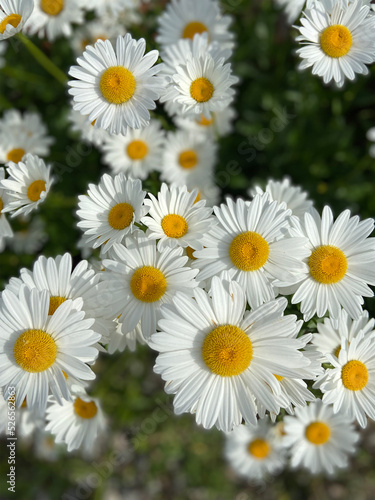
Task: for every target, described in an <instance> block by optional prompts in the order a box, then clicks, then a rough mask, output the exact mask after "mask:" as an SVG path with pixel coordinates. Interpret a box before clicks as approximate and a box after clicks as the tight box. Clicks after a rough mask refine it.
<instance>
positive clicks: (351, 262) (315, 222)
mask: <svg viewBox="0 0 375 500" xmlns="http://www.w3.org/2000/svg"><path fill="white" fill-rule="evenodd" d="M292 224H293V226H294V228H295V231H294V230H293V231H292V234H294V235H300V236H301V235H303V236H305V237H307V238H308V248H309V253H310V256H309V257H308V258H307V259H306V261H305V262H306V264H307V265H308V268H309V272H308V274H306V276H305V279H304V280H303V281H301V282H300V284H299V286H298V289H297V291H296V293H295V294H294V295H293V298H292V303H293V304H298V303H301V306H300V308H301V312H302V313H303V315H304V320H305V321H308V320H309V319H311V318H312V317H313V316H314V314H317V315H318V317H322V316H324V315H325V314H326V312H327V311H328V312H329V314H330V315H331V316H332V317H333V318H338V316H339V314H340V311H341V306H342V307H343V308H344V309H345V310H346V312H347V313H348V314H349V316H350V317H352V318H353V319H356V318H358V317H359V316H360V315H361V314H362V304H363V298H362V297H372V296H373V295H374V294H373V292H372V290H371V289H370V288H369V286H368V284H370V285H375V266H374V264H375V239H374V238H368V236H369V234H371V232H372V231H373V229H374V221H373V219H366V220H364V221H360V220H359V217H358V216H354V217H351V216H350V211H349V210H345V211H344V212H342V213H341V214H340V215H339V217H338V218H337V219H336V221H334V219H333V214H332V211H331V209H330V208H329V207H328V206H326V207H324V210H323V214H322V217H320V216H319V214H318V212H317V211H316V210H314V209H311V213H306V214H305V217H304V220H303V221H299V220H297V219H292Z"/></svg>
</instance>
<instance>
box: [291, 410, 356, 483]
mask: <svg viewBox="0 0 375 500" xmlns="http://www.w3.org/2000/svg"><path fill="white" fill-rule="evenodd" d="M284 433H285V435H284V438H283V441H284V444H285V446H288V447H290V453H291V465H292V467H294V468H296V467H303V468H305V469H307V470H308V471H309V472H310V473H312V474H318V473H320V472H324V473H328V474H333V473H334V472H335V471H336V470H337V469H338V468H345V467H347V465H348V456H349V455H350V454H353V453H354V452H355V443H356V442H357V441H358V439H359V434H358V433H357V432H356V431H355V429H354V425H353V423H352V420H351V419H349V418H348V417H347V416H346V415H344V414H343V413H342V412H340V413H339V414H336V415H335V414H334V413H333V409H332V406H329V405H325V404H323V403H322V402H321V401H317V402H316V403H311V404H310V405H309V406H306V407H305V408H297V409H296V415H295V416H294V417H291V416H290V417H289V416H287V417H285V418H284Z"/></svg>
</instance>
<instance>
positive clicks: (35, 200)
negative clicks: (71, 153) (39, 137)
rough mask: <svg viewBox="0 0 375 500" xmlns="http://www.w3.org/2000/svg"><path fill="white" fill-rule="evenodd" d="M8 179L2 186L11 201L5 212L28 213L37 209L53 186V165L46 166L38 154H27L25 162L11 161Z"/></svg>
mask: <svg viewBox="0 0 375 500" xmlns="http://www.w3.org/2000/svg"><path fill="white" fill-rule="evenodd" d="M7 172H8V174H9V178H8V179H3V180H2V181H1V182H0V186H1V187H2V188H4V189H6V190H7V193H8V196H9V201H8V203H7V204H6V206H5V207H4V208H3V211H4V212H12V215H11V217H16V216H17V215H19V214H23V215H27V214H29V213H30V212H32V211H33V210H36V209H37V208H38V206H39V205H40V203H42V202H43V201H44V200H45V199H46V196H47V194H48V192H49V190H50V188H51V185H52V183H53V182H54V179H53V178H52V177H51V167H50V166H46V165H45V163H44V161H43V160H42V159H41V158H38V156H34V155H31V154H27V155H25V157H24V161H23V162H19V163H13V162H9V163H8V165H7Z"/></svg>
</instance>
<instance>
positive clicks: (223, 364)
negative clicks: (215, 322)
mask: <svg viewBox="0 0 375 500" xmlns="http://www.w3.org/2000/svg"><path fill="white" fill-rule="evenodd" d="M202 357H203V361H204V362H205V363H206V366H207V367H208V368H209V369H210V370H211V371H212V372H213V373H216V375H220V376H221V377H233V376H234V375H240V374H241V373H242V372H244V371H245V370H246V369H247V368H248V367H249V365H250V362H251V360H252V357H253V346H252V343H251V341H250V339H249V337H248V336H247V335H246V333H245V332H244V331H243V330H241V328H239V327H238V326H234V325H223V326H218V327H217V328H215V329H214V330H212V331H211V332H210V333H209V334H208V335H207V336H206V338H205V339H204V342H203V346H202Z"/></svg>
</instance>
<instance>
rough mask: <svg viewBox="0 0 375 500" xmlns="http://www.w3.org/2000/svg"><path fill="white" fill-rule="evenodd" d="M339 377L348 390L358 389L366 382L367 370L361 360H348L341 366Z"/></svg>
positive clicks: (364, 385)
mask: <svg viewBox="0 0 375 500" xmlns="http://www.w3.org/2000/svg"><path fill="white" fill-rule="evenodd" d="M341 379H342V383H343V385H344V387H345V388H346V389H349V390H350V391H360V390H362V389H363V388H364V387H366V385H367V382H368V370H367V367H366V365H365V364H364V363H362V362H361V361H356V360H353V361H348V362H347V363H346V365H344V366H343V367H342V370H341Z"/></svg>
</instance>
